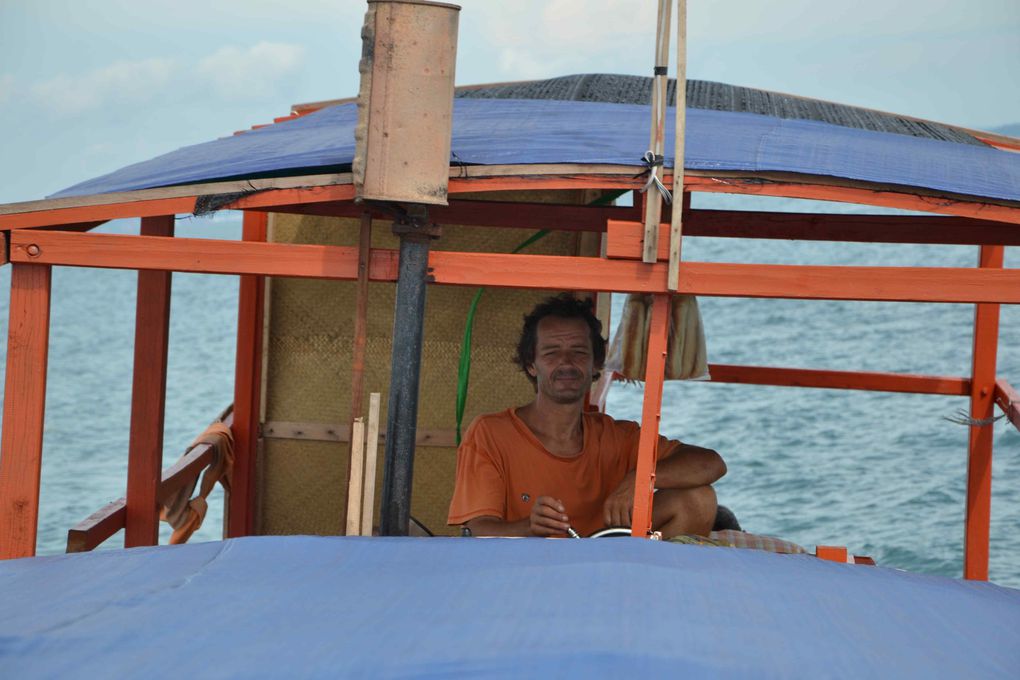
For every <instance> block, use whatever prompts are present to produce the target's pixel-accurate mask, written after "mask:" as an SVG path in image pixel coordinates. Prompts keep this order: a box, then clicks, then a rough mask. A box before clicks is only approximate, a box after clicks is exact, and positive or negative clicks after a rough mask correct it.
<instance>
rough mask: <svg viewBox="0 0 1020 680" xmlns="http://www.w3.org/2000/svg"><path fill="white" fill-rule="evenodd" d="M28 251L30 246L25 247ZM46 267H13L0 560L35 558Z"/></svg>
mask: <svg viewBox="0 0 1020 680" xmlns="http://www.w3.org/2000/svg"><path fill="white" fill-rule="evenodd" d="M29 247H30V248H31V246H29ZM50 272H51V270H50V267H49V266H48V265H37V264H14V265H12V269H11V306H10V323H9V325H8V329H7V333H8V335H7V383H6V385H5V387H4V423H3V436H2V438H0V559H11V558H15V557H31V556H32V555H35V538H36V530H37V527H38V523H39V476H40V473H41V471H42V443H43V416H44V411H45V406H46V355H47V350H48V348H49V333H50V275H51V274H50Z"/></svg>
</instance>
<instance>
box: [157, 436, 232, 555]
mask: <svg viewBox="0 0 1020 680" xmlns="http://www.w3.org/2000/svg"><path fill="white" fill-rule="evenodd" d="M199 444H209V445H210V446H212V447H213V456H212V460H211V461H210V463H209V467H207V468H206V469H205V472H204V473H203V474H202V483H201V485H200V486H199V483H198V477H197V476H196V477H195V478H194V479H192V480H191V481H190V483H188V484H186V485H184V486H183V487H181V488H180V489H179V490H178V491H177V493H175V494H174V495H173V496H171V497H170V498H168V499H167V500H166V501H165V503H164V505H163V509H162V511H161V512H160V519H162V520H163V521H164V522H167V523H169V524H170V526H172V527H173V528H174V532H173V535H172V536H171V537H170V545H177V544H180V543H186V542H187V541H188V539H189V538H191V535H192V534H193V533H195V532H196V531H197V530H198V528H199V527H201V526H202V522H203V520H205V513H206V510H207V509H208V507H209V506H208V503H207V502H206V498H208V496H209V494H210V493H211V492H212V490H213V487H214V486H215V485H216V482H219V483H220V485H222V486H223V488H224V490H225V491H226V492H227V493H230V479H231V476H232V473H233V470H234V433H233V432H231V430H230V428H229V427H227V426H226V425H225V424H223V423H213V424H211V425H210V426H209V427H207V428H206V430H205V432H203V433H202V434H200V435H199V436H198V437H197V438H196V439H195V441H193V442H192V443H191V446H189V447H188V451H186V452H185V453H184V456H187V455H188V452H190V451H191V450H192V449H193V448H195V447H196V446H198V445H199ZM184 456H182V458H183V457H184ZM196 486H199V493H198V495H197V496H196V497H195V498H191V494H192V493H193V492H194V490H195V487H196Z"/></svg>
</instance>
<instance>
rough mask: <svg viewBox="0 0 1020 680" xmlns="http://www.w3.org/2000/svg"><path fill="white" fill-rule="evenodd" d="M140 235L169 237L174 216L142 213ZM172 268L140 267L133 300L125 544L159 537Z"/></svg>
mask: <svg viewBox="0 0 1020 680" xmlns="http://www.w3.org/2000/svg"><path fill="white" fill-rule="evenodd" d="M141 233H142V235H143V236H161V237H172V236H173V234H174V216H173V215H163V216H160V217H148V218H142V228H141ZM171 276H172V273H171V272H164V271H139V272H138V294H137V299H136V305H135V310H136V311H135V348H134V374H133V380H132V386H131V431H130V439H129V443H128V464H127V526H126V527H125V530H124V547H125V548H134V547H138V546H144V545H156V544H157V543H158V542H159V506H158V503H157V499H156V496H157V493H158V490H159V480H160V472H161V470H162V469H163V417H164V410H165V406H166V360H167V350H168V347H169V340H170V290H171Z"/></svg>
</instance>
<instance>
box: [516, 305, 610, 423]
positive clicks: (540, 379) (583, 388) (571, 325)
mask: <svg viewBox="0 0 1020 680" xmlns="http://www.w3.org/2000/svg"><path fill="white" fill-rule="evenodd" d="M536 330H537V342H536V343H535V363H533V364H531V366H529V367H528V373H530V374H531V375H532V376H534V377H535V379H536V381H537V388H538V391H539V393H540V395H541V396H544V397H546V398H548V399H550V400H551V401H553V402H554V403H557V404H572V403H575V402H578V401H581V400H582V399H584V395H585V393H587V392H588V389H589V388H590V387H591V376H592V372H593V371H594V366H593V361H594V359H593V353H592V347H591V335H590V331H589V329H588V324H587V323H585V321H584V319H563V318H560V317H557V316H547V317H545V318H544V319H542V320H541V321H539V322H538V327H537V329H536Z"/></svg>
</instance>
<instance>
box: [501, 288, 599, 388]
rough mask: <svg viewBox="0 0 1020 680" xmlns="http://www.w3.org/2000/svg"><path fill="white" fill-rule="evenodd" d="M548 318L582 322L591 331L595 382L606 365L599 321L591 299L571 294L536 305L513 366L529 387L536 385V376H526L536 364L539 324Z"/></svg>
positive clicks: (527, 317) (564, 294) (563, 294)
mask: <svg viewBox="0 0 1020 680" xmlns="http://www.w3.org/2000/svg"><path fill="white" fill-rule="evenodd" d="M547 316H555V317H559V318H561V319H584V321H585V323H587V324H588V329H589V330H590V331H591V333H590V335H591V348H592V359H593V363H594V366H595V373H593V374H592V379H593V380H598V377H599V374H600V372H601V370H602V367H603V366H604V365H605V362H606V341H605V339H604V338H603V337H602V322H601V321H599V320H598V318H597V317H596V316H595V313H594V312H593V311H592V303H591V300H579V299H578V298H576V297H574V296H573V295H572V294H570V293H560V294H559V295H555V296H553V297H550V298H546V299H545V300H543V301H542V302H540V303H538V304H537V305H536V306H535V308H534V309H532V310H531V313H530V314H527V315H525V317H524V328H522V329H521V338H520V340H518V341H517V353H516V354H515V355H514V359H513V360H514V363H515V364H517V365H518V366H520V368H521V370H522V371H524V375H526V376H528V380H530V381H531V384H532V385H536V384H537V382H538V381H537V380H536V378H535V376H533V375H531V374H530V373H528V367H529V366H531V365H532V364H534V363H535V346H536V345H537V344H538V322H539V321H541V320H542V319H544V318H545V317H547Z"/></svg>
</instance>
